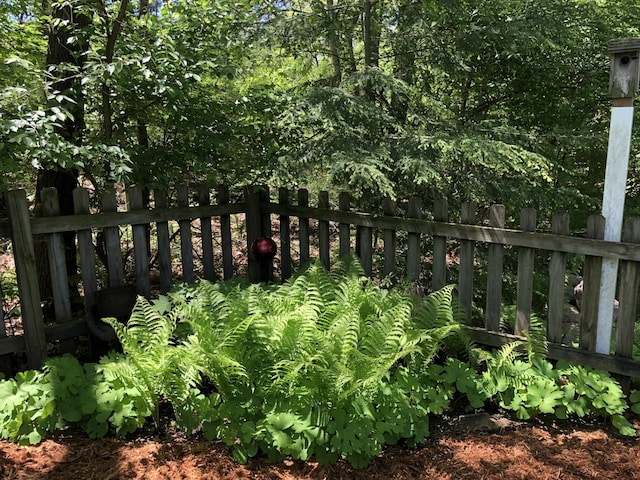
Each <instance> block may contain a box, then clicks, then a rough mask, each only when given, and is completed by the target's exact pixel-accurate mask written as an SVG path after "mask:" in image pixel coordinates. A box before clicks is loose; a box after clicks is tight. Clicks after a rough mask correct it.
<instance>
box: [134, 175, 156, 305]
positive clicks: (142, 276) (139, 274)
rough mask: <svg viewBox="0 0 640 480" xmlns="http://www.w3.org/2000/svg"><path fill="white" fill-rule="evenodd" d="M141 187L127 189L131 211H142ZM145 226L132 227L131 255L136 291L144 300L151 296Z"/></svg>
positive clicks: (146, 227)
mask: <svg viewBox="0 0 640 480" xmlns="http://www.w3.org/2000/svg"><path fill="white" fill-rule="evenodd" d="M142 193H143V192H142V188H141V187H131V188H129V205H130V208H131V210H143V209H146V208H145V206H144V200H143V198H142ZM147 229H148V226H147V225H133V226H132V227H131V230H132V235H133V255H134V260H135V267H136V291H137V292H138V295H141V296H143V297H145V298H149V297H150V296H151V279H150V277H149V243H148V240H147Z"/></svg>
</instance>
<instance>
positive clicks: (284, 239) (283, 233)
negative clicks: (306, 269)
mask: <svg viewBox="0 0 640 480" xmlns="http://www.w3.org/2000/svg"><path fill="white" fill-rule="evenodd" d="M278 202H279V203H280V204H284V205H287V204H288V203H289V189H287V188H280V190H279V192H278ZM280 272H281V275H282V281H283V282H284V281H285V280H287V279H288V278H289V277H291V274H292V267H291V224H290V218H289V216H288V215H280Z"/></svg>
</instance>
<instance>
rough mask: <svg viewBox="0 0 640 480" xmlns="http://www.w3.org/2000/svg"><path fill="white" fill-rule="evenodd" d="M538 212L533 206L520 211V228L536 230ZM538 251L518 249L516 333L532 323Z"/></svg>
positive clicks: (519, 333)
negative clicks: (534, 273)
mask: <svg viewBox="0 0 640 480" xmlns="http://www.w3.org/2000/svg"><path fill="white" fill-rule="evenodd" d="M536 222H537V213H536V211H535V209H533V208H524V209H522V212H521V213H520V229H521V230H522V231H524V232H534V231H535V229H536ZM535 257H536V251H535V249H533V248H527V247H521V248H520V249H519V251H518V288H517V292H516V297H517V298H516V323H515V328H514V333H515V334H516V335H522V333H523V332H524V331H526V330H529V328H530V324H531V308H532V300H533V267H534V262H535Z"/></svg>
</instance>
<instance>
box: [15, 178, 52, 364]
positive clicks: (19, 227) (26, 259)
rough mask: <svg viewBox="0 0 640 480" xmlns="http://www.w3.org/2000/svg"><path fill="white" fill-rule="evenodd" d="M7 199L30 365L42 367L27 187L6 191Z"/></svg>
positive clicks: (42, 336) (44, 353)
mask: <svg viewBox="0 0 640 480" xmlns="http://www.w3.org/2000/svg"><path fill="white" fill-rule="evenodd" d="M5 199H6V202H7V212H8V213H9V223H10V225H11V243H12V246H13V256H14V260H15V265H16V277H17V280H18V291H19V294H20V311H21V314H22V325H23V328H24V340H25V349H26V351H27V365H28V367H29V368H33V369H37V368H40V367H42V364H43V363H44V359H45V358H46V356H47V339H46V336H45V331H44V322H43V317H42V308H41V306H40V289H39V288H38V272H37V268H36V256H35V252H34V249H33V234H32V232H31V224H30V222H29V205H28V204H27V194H26V193H25V191H24V190H14V191H10V192H7V193H6V196H5Z"/></svg>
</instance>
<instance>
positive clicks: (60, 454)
mask: <svg viewBox="0 0 640 480" xmlns="http://www.w3.org/2000/svg"><path fill="white" fill-rule="evenodd" d="M487 421H488V423H487ZM433 430H434V432H433V435H432V436H431V437H430V438H429V439H428V441H427V443H426V445H424V446H421V447H420V448H417V449H409V448H403V447H400V446H396V447H391V448H388V449H387V450H385V451H384V453H383V454H382V455H381V456H380V457H379V458H377V459H375V460H374V461H373V462H372V463H371V464H370V465H369V466H368V467H367V468H365V469H362V470H355V469H353V468H352V467H350V466H349V465H348V464H347V463H345V462H339V463H338V464H336V465H334V466H331V467H322V466H319V465H318V464H316V463H314V462H300V461H285V462H284V463H282V464H272V463H270V462H269V461H268V460H267V459H266V458H254V459H251V460H250V461H249V462H248V463H247V464H246V465H239V464H237V463H236V462H234V460H233V459H232V457H231V455H230V452H229V449H228V448H226V447H225V446H223V445H221V444H219V443H213V442H205V441H198V440H188V439H185V438H183V437H181V436H180V435H175V434H174V435H170V434H167V435H163V436H162V437H155V438H154V437H149V438H137V439H133V440H116V439H99V440H91V439H87V438H83V437H82V436H80V435H76V434H73V435H72V434H68V435H66V436H65V435H61V436H58V437H56V438H54V439H49V440H46V441H44V442H43V443H41V444H40V445H38V446H34V447H18V446H16V445H14V444H11V443H8V442H0V478H2V479H3V480H17V479H42V480H44V479H47V480H57V479H59V480H89V479H100V480H109V479H111V480H117V479H148V480H155V479H171V480H179V479H202V480H222V479H225V480H235V479H256V480H257V479H260V480H273V479H276V480H294V479H300V480H301V479H309V480H325V479H326V480H333V479H336V480H338V479H345V480H346V479H349V480H352V479H353V480H358V479H362V480H394V479H397V480H404V479H425V480H427V479H429V480H433V479H443V480H450V479H474V480H476V479H477V480H479V479H494V478H495V479H500V480H509V479H514V480H515V479H528V480H542V479H576V480H578V479H579V480H584V479H598V480H604V479H612V480H613V479H615V480H631V479H640V439H633V438H631V439H629V438H621V437H619V436H618V435H616V434H615V432H613V431H611V430H610V429H608V428H606V425H596V426H594V425H588V424H584V423H581V424H576V423H573V424H571V423H565V424H563V425H561V426H559V425H555V424H550V423H546V424H545V423H541V422H537V423H519V422H513V421H511V420H508V419H497V421H493V417H492V418H489V417H488V416H480V417H478V416H471V417H470V418H469V419H466V418H464V419H462V420H461V419H459V418H458V419H453V420H451V421H449V422H446V423H440V424H436V425H434V426H433Z"/></svg>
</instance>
